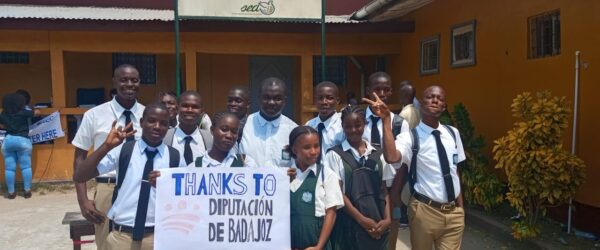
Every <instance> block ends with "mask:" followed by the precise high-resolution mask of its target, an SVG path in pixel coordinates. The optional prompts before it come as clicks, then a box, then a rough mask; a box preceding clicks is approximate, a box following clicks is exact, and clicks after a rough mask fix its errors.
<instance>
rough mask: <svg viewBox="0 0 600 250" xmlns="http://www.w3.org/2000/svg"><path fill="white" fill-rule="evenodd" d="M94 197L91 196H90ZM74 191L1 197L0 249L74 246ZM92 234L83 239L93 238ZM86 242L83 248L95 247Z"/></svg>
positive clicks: (497, 245) (496, 244)
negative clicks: (69, 216) (70, 216)
mask: <svg viewBox="0 0 600 250" xmlns="http://www.w3.org/2000/svg"><path fill="white" fill-rule="evenodd" d="M90 197H91V195H90ZM77 211H79V207H78V205H77V201H76V198H75V191H74V190H69V191H64V192H58V191H55V192H50V193H48V194H44V195H42V194H39V193H36V194H34V196H33V197H32V198H31V199H27V200H26V199H24V198H23V197H22V196H18V197H17V198H16V199H14V200H8V199H6V198H2V197H0V249H10V250H17V249H44V250H54V249H57V250H58V249H60V250H62V249H72V245H71V244H72V243H71V240H70V238H69V227H68V225H62V224H61V222H62V219H63V216H64V214H65V212H77ZM409 234H410V232H409V231H408V230H401V231H400V234H399V237H398V243H397V247H396V249H409V248H410V240H409V238H410V235H409ZM90 239H93V237H89V238H84V239H83V240H90ZM95 248H96V247H95V245H94V244H93V243H92V244H84V245H83V247H82V249H95ZM462 249H477V250H479V249H518V247H516V246H515V245H512V243H511V242H501V241H499V240H496V239H494V238H493V237H490V234H488V233H485V232H482V231H479V230H477V229H474V228H471V227H467V229H466V230H465V234H464V239H463V248H462Z"/></svg>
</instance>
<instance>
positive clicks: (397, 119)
mask: <svg viewBox="0 0 600 250" xmlns="http://www.w3.org/2000/svg"><path fill="white" fill-rule="evenodd" d="M402 122H404V118H402V116H399V115H394V118H393V120H392V134H393V135H394V140H395V139H396V136H398V135H399V134H400V131H402Z"/></svg>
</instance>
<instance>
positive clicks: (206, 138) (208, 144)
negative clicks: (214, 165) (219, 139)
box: [198, 129, 213, 152]
mask: <svg viewBox="0 0 600 250" xmlns="http://www.w3.org/2000/svg"><path fill="white" fill-rule="evenodd" d="M198 131H199V132H200V135H202V142H204V148H206V152H208V151H210V149H211V148H212V145H213V136H212V134H211V133H210V131H209V130H206V129H198Z"/></svg>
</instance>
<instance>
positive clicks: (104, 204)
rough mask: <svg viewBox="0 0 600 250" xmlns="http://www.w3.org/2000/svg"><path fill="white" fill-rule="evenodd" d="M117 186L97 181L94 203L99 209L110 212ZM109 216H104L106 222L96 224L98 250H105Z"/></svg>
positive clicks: (105, 212)
mask: <svg viewBox="0 0 600 250" xmlns="http://www.w3.org/2000/svg"><path fill="white" fill-rule="evenodd" d="M114 188H115V184H114V183H96V193H95V194H94V203H95V204H96V209H98V211H100V212H102V213H104V214H108V210H110V207H111V206H112V195H113V190H114ZM108 224H109V221H108V218H104V223H102V224H94V230H95V232H96V246H97V247H98V250H105V249H107V248H106V246H105V245H106V237H107V236H108V233H109V231H108Z"/></svg>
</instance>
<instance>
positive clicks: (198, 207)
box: [154, 167, 291, 250]
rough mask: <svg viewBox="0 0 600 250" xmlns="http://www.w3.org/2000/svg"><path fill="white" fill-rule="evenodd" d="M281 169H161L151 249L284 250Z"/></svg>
mask: <svg viewBox="0 0 600 250" xmlns="http://www.w3.org/2000/svg"><path fill="white" fill-rule="evenodd" d="M285 170H286V169H278V168H248V167H244V168H235V167H233V168H219V167H217V168H193V167H183V168H170V169H164V170H161V177H160V178H158V180H157V187H156V216H155V230H154V248H155V249H157V250H161V249H169V250H170V249H199V248H202V249H236V250H241V249H290V245H291V244H290V242H291V240H290V184H289V177H288V176H287V175H286V172H285Z"/></svg>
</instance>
